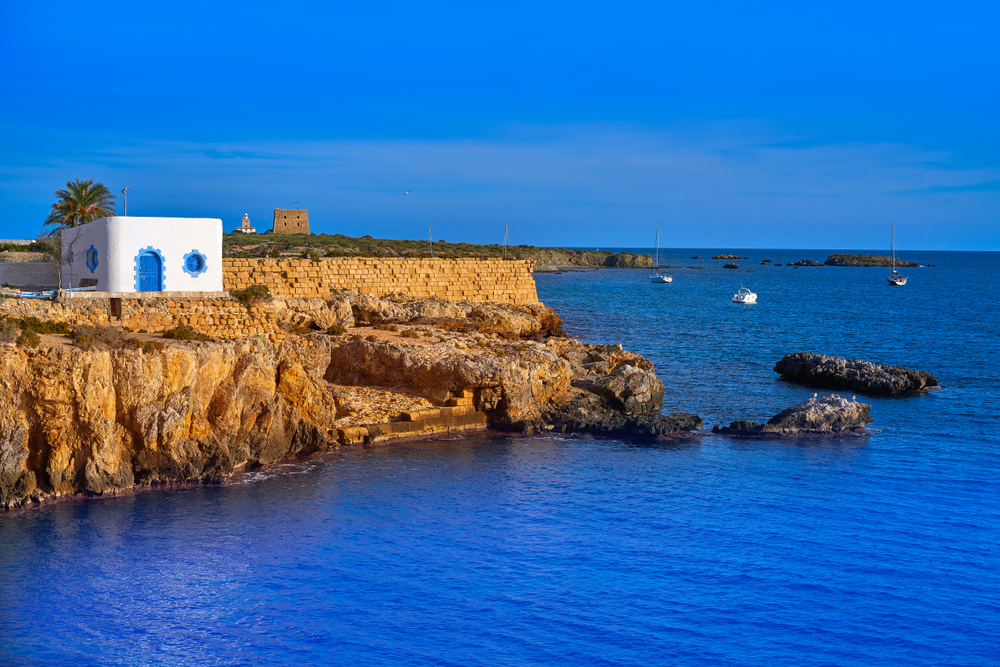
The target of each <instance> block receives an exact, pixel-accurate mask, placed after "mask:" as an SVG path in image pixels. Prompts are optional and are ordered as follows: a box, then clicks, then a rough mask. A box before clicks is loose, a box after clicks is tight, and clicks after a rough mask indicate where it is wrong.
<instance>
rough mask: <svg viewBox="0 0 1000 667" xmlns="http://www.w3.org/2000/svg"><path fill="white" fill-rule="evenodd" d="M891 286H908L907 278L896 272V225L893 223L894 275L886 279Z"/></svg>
mask: <svg viewBox="0 0 1000 667" xmlns="http://www.w3.org/2000/svg"><path fill="white" fill-rule="evenodd" d="M886 280H888V281H889V284H890V285H895V286H896V287H902V286H903V285H905V284H906V276H904V275H903V274H901V273H900V272H899V271H897V270H896V223H895V222H894V223H892V273H890V274H889V277H888V278H886Z"/></svg>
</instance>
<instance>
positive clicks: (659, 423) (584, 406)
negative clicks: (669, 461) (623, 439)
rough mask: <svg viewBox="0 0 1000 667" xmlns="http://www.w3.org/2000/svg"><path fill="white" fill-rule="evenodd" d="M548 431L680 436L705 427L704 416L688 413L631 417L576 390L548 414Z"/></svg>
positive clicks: (650, 414)
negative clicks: (703, 425) (702, 417)
mask: <svg viewBox="0 0 1000 667" xmlns="http://www.w3.org/2000/svg"><path fill="white" fill-rule="evenodd" d="M544 421H545V424H546V425H547V426H546V427H547V428H550V429H551V430H555V431H558V432H562V433H567V432H586V433H598V434H602V435H616V436H628V437H632V436H644V437H661V436H677V435H682V434H684V433H687V432H690V431H693V430H695V429H699V428H701V427H702V420H701V417H698V416H697V415H692V414H688V413H686V412H673V413H670V414H669V415H663V414H661V413H660V412H658V411H654V412H644V413H639V414H628V413H625V412H622V411H620V410H615V409H613V408H610V407H609V406H608V404H607V402H606V401H605V400H604V399H603V398H601V396H599V395H597V394H594V393H590V392H587V391H582V390H577V391H576V393H574V394H570V395H569V396H568V397H566V398H564V400H563V401H562V402H561V403H557V404H555V405H553V406H552V407H551V408H550V409H549V410H548V411H547V412H546V414H545V420H544Z"/></svg>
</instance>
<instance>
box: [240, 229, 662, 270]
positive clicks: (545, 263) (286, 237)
mask: <svg viewBox="0 0 1000 667" xmlns="http://www.w3.org/2000/svg"><path fill="white" fill-rule="evenodd" d="M222 253H223V256H224V257H244V258H254V257H256V258H281V257H286V258H289V259H310V260H312V261H314V262H315V261H319V260H320V259H321V258H323V257H438V258H442V259H457V258H462V257H471V258H490V257H492V258H502V257H504V247H503V246H502V245H500V244H492V245H476V244H474V243H449V242H448V241H445V240H441V241H435V242H434V251H433V253H432V252H431V250H430V246H429V244H428V242H427V241H405V240H398V239H376V238H373V237H371V236H360V237H354V236H345V235H343V234H236V233H233V234H225V235H224V236H223V238H222ZM506 257H507V259H531V260H535V263H536V268H538V269H542V270H544V269H546V268H548V267H550V266H589V267H597V266H608V267H622V268H631V267H635V266H642V267H651V266H652V265H653V264H652V258H651V257H649V256H648V255H633V254H631V253H620V254H615V253H613V252H609V251H603V252H602V251H597V250H594V251H590V250H571V249H567V248H538V247H534V246H528V245H519V246H507V250H506Z"/></svg>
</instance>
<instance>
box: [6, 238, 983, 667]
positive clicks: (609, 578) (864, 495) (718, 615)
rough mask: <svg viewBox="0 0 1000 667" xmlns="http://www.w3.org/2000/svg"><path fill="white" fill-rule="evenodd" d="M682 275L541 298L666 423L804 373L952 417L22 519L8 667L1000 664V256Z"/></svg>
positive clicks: (476, 449)
mask: <svg viewBox="0 0 1000 667" xmlns="http://www.w3.org/2000/svg"><path fill="white" fill-rule="evenodd" d="M646 252H649V249H646ZM660 252H661V263H664V264H673V265H678V266H681V267H699V268H679V269H675V270H673V275H674V279H675V281H674V283H673V284H670V285H654V284H651V283H650V282H649V281H648V277H647V272H646V271H637V270H602V271H589V272H567V273H562V274H540V275H538V276H536V280H537V283H538V293H539V297H540V298H541V299H542V300H543V301H544V302H545V303H546V304H548V305H550V306H552V307H554V308H555V309H556V310H557V311H558V312H559V313H560V314H561V315H562V316H563V318H564V319H565V321H566V324H565V328H566V330H567V331H568V332H570V333H571V334H572V335H575V336H577V337H579V338H581V339H583V340H586V341H589V342H601V343H612V342H621V343H623V344H624V345H625V346H626V347H627V348H631V349H634V350H637V351H639V352H641V353H642V354H644V355H646V356H647V357H648V358H650V359H651V360H652V361H653V362H654V363H655V364H656V369H657V372H658V374H659V376H660V377H661V378H662V379H663V381H664V383H665V384H666V388H667V389H666V397H665V405H664V410H665V411H667V412H671V411H676V410H683V411H688V412H693V413H696V414H699V415H701V416H702V417H703V418H704V419H705V423H706V427H711V426H712V425H714V424H718V423H729V422H730V421H732V420H734V419H738V418H743V419H754V420H766V419H767V418H769V417H771V416H772V415H774V414H775V413H777V412H778V411H780V410H782V409H784V408H785V407H787V406H789V405H791V404H793V403H797V402H800V401H802V400H804V399H806V398H808V396H809V395H810V394H812V393H813V392H814V391H816V390H814V389H810V388H807V387H801V386H796V385H792V384H788V383H785V382H783V381H781V380H779V379H778V377H777V375H776V374H775V373H774V372H773V371H772V368H773V366H774V363H775V362H776V361H777V360H778V359H780V358H781V356H782V355H784V354H786V353H788V352H794V351H800V350H802V351H814V352H824V353H829V354H835V355H839V356H846V357H854V358H863V359H869V360H873V361H878V362H882V363H889V364H897V365H903V366H908V367H913V368H919V369H924V370H928V371H931V372H933V373H935V374H936V375H937V377H938V379H939V380H940V382H941V384H942V386H943V389H942V390H940V391H935V392H931V393H927V394H922V395H914V396H905V397H892V398H867V397H861V396H859V399H863V400H865V401H866V402H869V403H871V404H872V415H873V417H874V419H875V422H874V423H873V424H872V426H871V428H872V432H871V433H870V434H868V435H863V436H845V437H803V438H799V439H789V440H752V439H732V438H727V437H723V436H714V435H711V434H709V433H707V432H706V433H705V434H701V435H694V436H692V437H690V438H685V439H680V440H668V441H655V442H651V441H629V440H624V439H598V438H593V437H582V436H581V437H564V436H549V435H546V436H530V437H525V436H521V437H518V436H506V435H476V436H473V437H466V438H457V439H449V440H438V441H431V442H421V443H411V444H405V445H395V446H387V447H378V448H372V449H356V450H341V451H338V452H333V453H329V454H325V455H322V456H319V457H316V458H313V459H310V460H308V461H303V462H299V463H294V464H288V465H281V466H276V467H274V468H271V469H268V470H265V471H260V472H256V473H251V474H246V475H243V476H241V477H239V478H238V479H236V480H234V481H233V482H232V483H230V484H227V485H225V486H222V487H200V488H184V489H176V490H161V491H152V492H144V493H139V494H135V495H131V496H126V497H121V498H108V499H90V500H82V501H74V502H67V503H61V504H54V505H49V506H43V507H41V508H35V509H31V510H28V511H21V512H15V513H10V514H7V515H3V516H2V517H0V664H4V665H300V664H308V665H327V664H331V665H341V664H342V665H455V666H466V665H636V666H639V665H642V666H647V665H767V666H778V665H789V666H792V665H794V666H797V667H798V666H813V665H815V666H819V665H852V666H853V665H857V666H866V667H871V666H877V665H977V666H978V665H1000V438H998V435H997V426H998V423H1000V419H998V418H1000V408H998V401H997V392H996V389H997V386H998V384H1000V383H998V380H997V371H996V364H997V361H998V359H1000V343H998V333H1000V317H998V314H997V313H998V303H997V299H996V295H995V292H996V290H997V288H998V287H1000V254H997V253H950V252H905V253H900V254H901V256H903V257H904V258H906V259H911V260H914V261H918V262H920V263H922V264H927V265H931V264H933V265H934V266H926V267H922V268H918V269H905V270H904V273H906V274H907V275H909V277H910V281H909V284H908V285H907V286H906V287H905V288H894V287H891V286H889V285H888V283H887V282H886V280H885V277H886V275H887V273H888V269H881V268H833V267H820V268H799V269H793V268H791V267H788V266H780V267H779V266H764V265H761V261H762V260H763V259H765V258H766V259H771V260H773V261H774V262H776V263H777V262H780V263H782V264H787V263H788V262H789V261H794V260H799V259H803V258H811V259H817V260H819V261H822V260H823V259H824V258H825V257H826V255H827V251H808V250H797V251H779V250H773V251H771V250H768V251H762V250H748V251H737V252H739V253H740V254H742V255H747V256H748V257H749V259H747V260H737V262H738V263H739V264H740V266H741V268H740V269H739V270H723V269H722V268H721V265H722V264H723V262H721V261H718V260H706V259H704V258H706V257H708V256H711V255H712V254H716V253H717V252H721V251H720V250H705V249H697V250H694V249H691V250H676V249H675V250H665V251H664V250H661V251H660ZM694 255H698V256H699V257H701V258H703V259H691V257H692V256H694ZM741 283H742V284H743V285H745V286H747V287H750V288H752V289H753V290H754V291H756V292H757V293H758V294H759V301H758V303H757V304H756V305H753V306H738V305H736V304H733V303H731V302H730V297H731V296H732V294H733V293H734V292H735V291H736V290H737V289H738V288H739V287H740V285H741Z"/></svg>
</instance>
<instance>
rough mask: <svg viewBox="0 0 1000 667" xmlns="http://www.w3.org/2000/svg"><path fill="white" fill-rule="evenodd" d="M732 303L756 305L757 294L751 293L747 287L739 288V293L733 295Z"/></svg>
mask: <svg viewBox="0 0 1000 667" xmlns="http://www.w3.org/2000/svg"><path fill="white" fill-rule="evenodd" d="M733 303H743V304H746V305H750V304H752V303H757V293H756V292H751V291H750V289H749V288H747V287H742V286H741V287H740V289H739V291H738V292H737V293H736V294H734V295H733Z"/></svg>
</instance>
